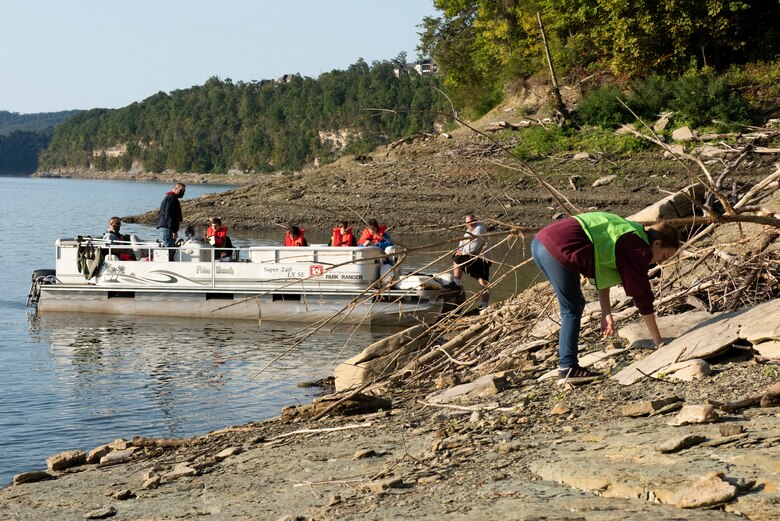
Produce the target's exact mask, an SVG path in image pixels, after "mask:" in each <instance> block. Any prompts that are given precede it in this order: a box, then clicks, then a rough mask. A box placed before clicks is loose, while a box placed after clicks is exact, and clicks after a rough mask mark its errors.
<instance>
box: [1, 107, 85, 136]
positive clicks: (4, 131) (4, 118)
mask: <svg viewBox="0 0 780 521" xmlns="http://www.w3.org/2000/svg"><path fill="white" fill-rule="evenodd" d="M79 112H81V111H80V110H62V111H59V112H40V113H38V114H19V113H18V112H8V111H7V110H0V136H5V135H8V134H11V133H12V132H15V131H17V130H22V131H27V132H40V131H46V130H49V129H51V128H52V127H54V126H57V125H59V124H60V123H62V122H63V121H65V120H66V119H68V118H69V117H71V116H73V115H75V114H78V113H79Z"/></svg>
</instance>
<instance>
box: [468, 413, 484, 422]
mask: <svg viewBox="0 0 780 521" xmlns="http://www.w3.org/2000/svg"><path fill="white" fill-rule="evenodd" d="M480 418H482V413H481V412H479V411H474V412H472V413H471V416H469V423H477V422H478V421H479V420H480Z"/></svg>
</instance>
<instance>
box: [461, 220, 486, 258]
mask: <svg viewBox="0 0 780 521" xmlns="http://www.w3.org/2000/svg"><path fill="white" fill-rule="evenodd" d="M484 233H487V230H485V227H484V226H482V223H477V224H476V225H475V226H474V229H473V230H472V231H470V232H469V231H467V232H466V233H464V234H463V237H465V239H463V240H462V241H460V242H459V243H458V249H459V250H460V251H461V252H463V253H464V254H467V255H479V254H480V253H482V250H484V249H485V244H487V241H486V240H485V239H482V238H480V237H479V235H482V234H484Z"/></svg>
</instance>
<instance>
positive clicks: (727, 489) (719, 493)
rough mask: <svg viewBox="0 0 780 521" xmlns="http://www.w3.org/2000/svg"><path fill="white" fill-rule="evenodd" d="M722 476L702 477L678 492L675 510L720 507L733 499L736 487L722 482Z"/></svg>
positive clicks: (715, 474) (713, 474)
mask: <svg viewBox="0 0 780 521" xmlns="http://www.w3.org/2000/svg"><path fill="white" fill-rule="evenodd" d="M722 478H723V474H722V473H717V472H713V473H711V474H707V475H706V476H703V477H702V478H701V479H699V481H697V482H696V483H694V484H693V486H686V487H685V488H683V489H682V490H680V491H679V492H678V493H677V495H676V497H675V501H674V504H675V505H676V506H677V508H701V507H710V506H715V505H720V504H722V503H725V502H726V501H730V500H732V499H734V497H736V495H737V487H735V486H733V485H731V484H729V483H727V482H725V481H723V479H722Z"/></svg>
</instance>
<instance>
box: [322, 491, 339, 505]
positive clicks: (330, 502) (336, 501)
mask: <svg viewBox="0 0 780 521" xmlns="http://www.w3.org/2000/svg"><path fill="white" fill-rule="evenodd" d="M339 503H341V496H339V495H338V494H336V495H333V496H331V497H330V498H329V499H328V502H327V503H325V506H327V507H334V506H336V505H338V504H339Z"/></svg>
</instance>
